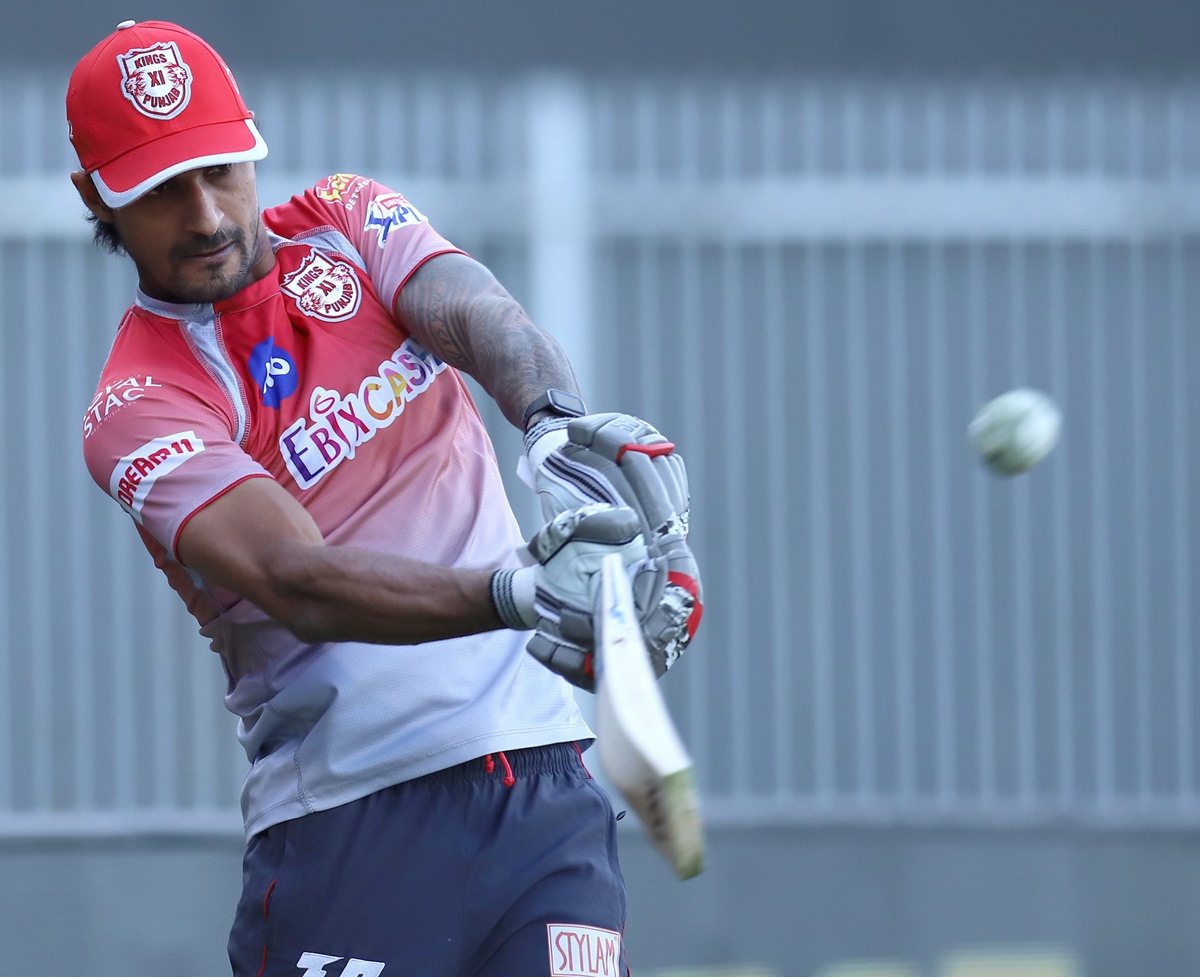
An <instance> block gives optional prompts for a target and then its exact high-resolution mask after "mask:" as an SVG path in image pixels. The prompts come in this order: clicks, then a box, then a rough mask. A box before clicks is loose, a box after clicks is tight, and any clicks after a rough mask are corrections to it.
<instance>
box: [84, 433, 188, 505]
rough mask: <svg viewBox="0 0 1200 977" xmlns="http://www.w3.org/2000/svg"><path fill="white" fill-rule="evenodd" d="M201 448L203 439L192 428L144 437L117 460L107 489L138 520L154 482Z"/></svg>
mask: <svg viewBox="0 0 1200 977" xmlns="http://www.w3.org/2000/svg"><path fill="white" fill-rule="evenodd" d="M203 450H204V442H203V441H201V440H200V439H199V438H198V437H196V432H195V431H180V432H179V433H178V434H166V435H163V436H162V437H161V438H155V439H154V440H153V441H147V442H146V443H145V444H144V445H142V446H141V447H140V448H138V449H137V450H136V451H134V452H133V453H132V454H129V455H126V456H125V457H124V458H122V459H121V460H120V461H118V462H117V467H116V468H114V469H113V472H112V475H110V476H109V479H108V491H109V493H110V494H111V495H112V497H113V498H114V499H116V500H117V501H118V502H119V503H120V504H121V508H122V509H124V510H125V511H126V512H128V513H129V514H130V515H131V516H133V518H134V519H135V520H136V521H137V522H139V523H140V522H141V521H142V506H144V505H145V504H146V496H148V495H149V494H150V489H151V488H152V487H153V486H154V483H155V482H156V481H157V480H158V479H159V478H160V477H161V476H163V475H165V474H167V472H169V471H173V470H174V469H176V468H178V467H179V466H180V465H182V464H183V463H184V462H185V461H187V460H188V459H189V458H194V457H195V456H196V455H198V454H199V453H200V452H201V451H203Z"/></svg>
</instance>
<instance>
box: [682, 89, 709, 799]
mask: <svg viewBox="0 0 1200 977" xmlns="http://www.w3.org/2000/svg"><path fill="white" fill-rule="evenodd" d="M679 138H680V143H681V145H682V151H681V153H680V172H679V178H680V180H681V181H683V183H684V184H685V185H690V186H694V185H695V181H696V176H697V166H696V164H697V160H698V158H699V145H700V106H699V104H698V100H697V95H696V91H695V89H694V88H692V87H690V86H688V87H684V88H683V89H681V91H680V99H679ZM679 250H680V254H679V264H680V288H681V290H682V294H681V296H680V319H681V321H682V322H683V325H684V335H685V337H686V339H685V341H684V344H683V357H682V359H683V372H684V376H685V377H689V378H691V380H690V382H688V383H686V384H685V385H684V408H685V410H684V416H685V417H687V418H689V419H690V420H691V422H692V423H691V426H690V428H689V432H688V455H689V459H690V460H689V465H690V466H691V468H690V470H692V471H697V472H702V471H706V470H707V467H708V466H707V456H708V452H707V450H706V449H707V438H708V432H707V431H706V430H705V424H704V421H703V418H704V401H705V388H704V386H703V385H702V382H701V378H703V377H704V376H706V375H707V371H706V364H705V341H704V337H703V335H702V334H701V331H700V327H701V314H700V246H699V243H698V242H697V240H696V239H695V238H694V237H692V236H690V235H685V236H684V237H683V238H682V239H681V240H680V244H679ZM712 630H715V629H712ZM712 630H706V629H704V628H702V629H701V632H700V633H701V634H703V635H705V639H704V640H706V641H707V640H708V637H707V636H708V635H709V634H711V633H712ZM687 674H688V679H689V684H688V699H687V703H688V716H689V718H690V719H691V720H692V722H693V724H694V725H693V729H694V730H696V734H695V735H694V736H693V737H692V741H691V743H689V747H690V748H691V751H692V754H693V757H694V759H695V763H696V766H697V768H698V769H699V770H700V771H705V770H708V769H710V768H711V764H712V756H713V750H712V745H711V742H710V740H709V737H708V735H707V733H706V730H707V729H708V724H707V723H705V722H704V717H705V716H706V715H707V713H708V710H709V708H710V706H709V696H710V695H711V694H712V693H713V691H714V690H713V688H712V686H713V683H712V681H711V676H712V674H713V669H712V665H711V656H710V655H705V654H698V655H691V656H690V661H689V662H688V673H687ZM702 775H703V774H702Z"/></svg>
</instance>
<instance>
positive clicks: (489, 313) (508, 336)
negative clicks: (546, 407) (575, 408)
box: [395, 254, 580, 428]
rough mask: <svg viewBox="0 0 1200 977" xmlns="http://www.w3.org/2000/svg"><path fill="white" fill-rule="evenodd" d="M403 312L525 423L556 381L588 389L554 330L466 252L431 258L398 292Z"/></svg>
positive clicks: (414, 329) (419, 333) (418, 334)
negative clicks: (541, 323) (533, 406)
mask: <svg viewBox="0 0 1200 977" xmlns="http://www.w3.org/2000/svg"><path fill="white" fill-rule="evenodd" d="M395 312H396V317H397V319H398V320H399V321H400V322H401V324H403V325H404V327H405V328H406V329H408V330H409V332H411V333H412V335H413V336H414V337H415V338H416V339H417V340H418V341H419V342H420V343H421V344H422V345H424V346H425V347H426V348H427V349H428V350H429V351H430V352H431V353H433V354H434V355H435V356H437V357H439V358H440V359H442V360H445V361H446V362H447V363H449V364H450V365H451V366H453V367H455V368H456V369H459V370H462V371H463V372H464V373H467V374H469V375H470V376H472V377H474V378H475V380H477V381H478V382H479V384H480V386H482V387H483V389H484V390H486V391H487V392H488V394H489V395H490V396H491V397H492V399H493V400H495V401H496V403H497V404H498V405H499V407H500V410H501V411H502V412H503V413H504V416H505V417H506V418H507V419H508V420H509V422H510V423H512V424H513V425H514V426H516V427H518V428H520V427H522V426H523V425H522V415H523V414H524V411H525V408H526V407H527V406H528V405H529V404H530V403H531V402H532V401H533V400H534V399H535V398H536V397H537V396H539V395H540V394H542V393H543V392H545V390H546V389H547V388H548V387H557V388H558V389H560V390H565V391H567V392H568V393H575V394H578V393H579V392H580V391H579V389H578V386H577V384H576V381H575V374H574V373H573V371H572V370H571V365H570V363H569V362H568V361H567V357H566V354H565V353H564V352H563V350H562V347H561V346H559V344H558V342H557V341H556V340H555V339H554V337H552V336H550V335H548V334H547V333H545V332H543V331H542V330H541V329H539V328H538V327H537V326H535V325H534V324H533V323H532V322H531V321H530V319H529V317H528V316H527V315H526V314H525V310H524V309H522V308H521V305H520V303H518V302H517V301H516V299H514V298H513V297H512V296H511V295H509V294H508V292H507V291H506V290H505V288H504V287H503V286H502V285H501V284H500V283H499V282H498V281H496V278H495V276H494V275H493V274H492V273H491V272H490V271H488V269H487V268H485V267H484V266H483V265H481V264H480V263H479V262H477V261H475V260H474V259H472V258H468V257H467V256H466V255H460V254H446V255H438V256H436V257H434V258H431V259H430V260H429V261H427V262H425V264H423V265H422V266H421V267H420V268H419V269H417V271H416V272H415V273H414V274H413V276H412V277H411V278H410V279H409V280H408V282H407V283H405V286H404V287H403V288H402V289H401V290H400V293H399V294H398V295H397V296H396V308H395Z"/></svg>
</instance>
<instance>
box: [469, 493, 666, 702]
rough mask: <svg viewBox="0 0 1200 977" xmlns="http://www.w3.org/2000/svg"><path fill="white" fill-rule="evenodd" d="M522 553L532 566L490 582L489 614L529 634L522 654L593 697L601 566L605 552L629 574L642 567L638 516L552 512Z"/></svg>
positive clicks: (601, 509) (597, 508) (620, 509)
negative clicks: (615, 556) (617, 555)
mask: <svg viewBox="0 0 1200 977" xmlns="http://www.w3.org/2000/svg"><path fill="white" fill-rule="evenodd" d="M527 549H528V553H529V556H530V557H531V558H532V559H533V560H534V561H536V562H535V563H534V564H533V565H532V566H527V567H521V568H519V569H505V570H497V571H496V572H495V573H494V574H493V575H492V582H491V596H492V603H493V605H495V608H496V612H497V614H498V615H499V616H500V619H501V620H502V621H503V622H504V623H505V624H506V625H507V626H508V627H510V628H514V629H517V630H530V629H536V630H535V631H534V634H533V636H532V637H531V638H530V639H529V642H528V644H527V645H526V648H527V650H528V651H529V653H530V654H531V655H533V657H534V658H536V659H537V660H538V661H540V662H541V663H542V664H543V665H545V666H546V667H547V668H549V669H550V670H551V671H554V672H557V673H558V674H560V675H562V676H563V677H564V678H566V679H567V681H569V682H570V683H571V684H573V685H577V686H579V687H580V688H582V689H587V690H588V691H593V690H594V688H595V675H594V671H593V654H594V649H595V639H594V623H593V621H594V612H595V608H596V605H597V603H598V601H599V589H600V565H601V562H602V561H603V559H604V557H605V556H607V555H608V554H609V553H620V554H621V558H622V560H623V561H624V563H625V566H626V567H627V568H628V569H629V571H630V573H631V575H632V574H636V573H637V571H639V570H641V568H643V567H646V566H647V565H648V561H647V556H646V544H645V541H644V540H643V539H642V536H641V533H640V531H639V523H638V518H637V513H635V512H634V511H633V510H632V509H630V508H628V507H626V506H611V505H607V504H604V503H599V502H593V503H589V504H587V505H584V506H580V507H579V508H576V509H571V510H568V511H566V512H562V513H559V514H558V515H557V516H555V517H554V518H553V519H551V520H550V522H548V523H547V524H546V525H545V526H543V527H542V528H541V529H539V530H538V531H537V532H536V533H535V534H534V536H533V538H532V539H531V540H530V541H529V543H528V546H527ZM632 579H633V580H636V576H633V577H632Z"/></svg>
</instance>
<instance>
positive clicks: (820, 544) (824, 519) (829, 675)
mask: <svg viewBox="0 0 1200 977" xmlns="http://www.w3.org/2000/svg"><path fill="white" fill-rule="evenodd" d="M806 257H807V261H806V268H805V271H806V275H805V291H806V292H807V296H806V302H805V305H806V315H805V320H806V321H805V328H806V331H807V339H808V342H807V346H808V349H807V357H808V371H807V372H808V375H807V377H806V378H805V379H806V386H807V388H808V437H809V445H810V447H809V452H810V455H809V465H808V472H809V498H810V499H811V502H810V508H809V512H808V516H809V535H810V537H811V539H812V574H811V579H812V582H813V583H812V589H813V594H812V632H811V633H812V653H813V726H814V728H813V749H814V751H815V753H816V756H815V758H814V761H815V769H816V800H817V802H818V803H822V802H825V803H828V802H829V801H831V800H832V799H833V795H834V793H835V791H836V786H837V785H836V780H835V776H834V771H835V770H836V761H837V754H836V750H837V744H836V740H835V738H834V731H833V593H832V589H831V587H830V584H829V569H830V566H831V562H832V552H833V549H832V543H831V535H830V527H829V518H830V514H831V511H832V506H831V501H830V491H829V479H828V475H827V473H828V471H829V435H828V429H829V422H828V404H829V400H828V385H827V384H826V376H827V374H828V366H827V354H826V349H825V335H824V329H825V323H824V314H825V301H824V275H823V271H824V261H823V255H822V252H821V246H820V244H819V243H816V242H813V243H811V244H810V245H809V247H808V253H807V256H806Z"/></svg>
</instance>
